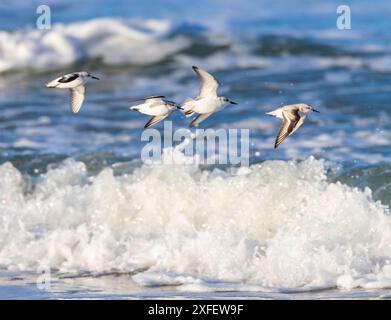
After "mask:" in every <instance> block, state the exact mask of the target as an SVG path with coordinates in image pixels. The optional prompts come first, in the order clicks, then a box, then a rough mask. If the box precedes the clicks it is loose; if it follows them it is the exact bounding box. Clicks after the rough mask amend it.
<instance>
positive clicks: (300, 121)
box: [289, 114, 307, 135]
mask: <svg viewBox="0 0 391 320" xmlns="http://www.w3.org/2000/svg"><path fill="white" fill-rule="evenodd" d="M306 117H307V115H306V114H304V115H302V116H300V119H299V121H297V124H296V126H295V127H294V128H293V130H292V132H291V133H290V134H289V135H292V134H293V133H294V132H295V131H296V130H297V129H299V128H300V127H301V125H302V124H303V123H304V120H305V118H306Z"/></svg>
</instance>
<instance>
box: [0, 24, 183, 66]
mask: <svg viewBox="0 0 391 320" xmlns="http://www.w3.org/2000/svg"><path fill="white" fill-rule="evenodd" d="M172 28H173V26H172V24H171V23H170V22H169V21H165V20H153V19H150V20H137V19H134V20H129V19H128V20H124V19H114V18H97V19H92V20H89V21H84V22H77V23H70V24H67V25H65V24H60V23H58V24H55V25H54V26H53V28H52V29H51V30H49V31H46V30H44V31H42V30H38V29H32V28H29V29H21V30H16V31H13V32H7V31H0V49H1V50H0V72H4V71H7V70H11V69H20V68H32V69H36V70H51V69H55V68H59V67H63V66H66V65H69V64H71V63H74V62H77V61H79V60H82V59H85V58H96V59H100V60H101V61H102V62H103V63H105V64H108V65H121V64H127V65H141V66H142V65H148V64H153V63H157V62H159V61H161V60H163V59H165V58H166V57H168V56H170V55H171V54H173V53H175V52H178V51H180V50H182V49H184V48H187V47H188V45H189V42H188V41H187V40H186V39H185V38H184V37H181V36H178V37H172V38H170V37H169V35H170V33H171V32H172Z"/></svg>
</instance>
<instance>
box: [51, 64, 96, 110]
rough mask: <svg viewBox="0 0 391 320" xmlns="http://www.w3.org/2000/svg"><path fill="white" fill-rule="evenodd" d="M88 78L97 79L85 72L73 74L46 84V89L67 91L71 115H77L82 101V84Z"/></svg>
mask: <svg viewBox="0 0 391 320" xmlns="http://www.w3.org/2000/svg"><path fill="white" fill-rule="evenodd" d="M89 78H92V79H97V80H99V78H97V77H94V76H93V75H91V74H90V73H88V72H86V71H81V72H75V73H70V74H66V75H64V76H61V77H59V78H57V79H55V80H53V81H51V82H49V83H47V84H46V86H47V87H48V88H60V89H69V91H70V105H71V111H72V112H73V113H78V112H79V111H80V108H81V106H82V104H83V101H84V95H85V92H86V88H85V86H84V84H85V83H86V82H87V80H88V79H89Z"/></svg>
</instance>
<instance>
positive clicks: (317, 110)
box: [311, 108, 320, 113]
mask: <svg viewBox="0 0 391 320" xmlns="http://www.w3.org/2000/svg"><path fill="white" fill-rule="evenodd" d="M311 110H312V111H313V112H316V113H320V112H319V111H318V110H315V109H314V108H312V109H311Z"/></svg>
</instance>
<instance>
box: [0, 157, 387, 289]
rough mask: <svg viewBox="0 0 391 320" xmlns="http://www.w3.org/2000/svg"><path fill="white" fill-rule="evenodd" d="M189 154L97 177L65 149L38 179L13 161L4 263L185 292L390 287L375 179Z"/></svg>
mask: <svg viewBox="0 0 391 320" xmlns="http://www.w3.org/2000/svg"><path fill="white" fill-rule="evenodd" d="M166 151H167V150H166ZM185 161H186V159H185V157H184V156H183V155H182V154H176V164H173V165H164V166H159V165H155V166H151V165H142V166H139V167H137V168H136V169H134V171H132V172H131V173H129V172H128V173H122V174H118V173H115V172H114V171H113V168H112V167H106V168H104V169H103V170H102V171H101V172H100V173H98V174H96V175H91V174H90V173H89V172H88V170H87V168H86V165H85V164H84V163H83V162H77V161H75V160H72V159H67V160H65V161H64V162H62V163H61V164H59V165H51V166H49V168H48V171H47V172H46V173H45V174H43V175H41V176H39V177H36V178H32V177H30V176H26V175H22V173H21V172H20V171H19V170H18V169H16V168H15V167H13V166H12V165H11V164H10V163H9V162H7V163H4V164H3V165H1V166H0V176H1V177H2V179H1V181H0V212H1V215H0V265H1V266H2V267H3V268H8V269H11V270H24V271H25V270H36V268H38V267H40V266H50V267H51V268H52V269H53V270H57V272H59V273H74V274H75V273H76V274H77V273H82V272H91V273H94V272H109V271H114V272H120V273H122V272H132V271H134V270H139V272H138V273H137V274H136V275H134V276H133V280H134V281H136V282H137V283H138V284H140V285H147V286H148V285H167V284H175V285H179V286H183V288H186V289H187V290H198V289H199V287H200V286H201V287H203V289H205V288H206V287H207V286H208V285H209V286H210V285H213V284H216V283H218V282H224V283H231V284H236V287H235V290H241V288H242V289H244V288H246V289H247V290H248V289H249V286H257V288H261V287H262V288H264V287H267V288H274V289H281V288H295V289H299V288H301V289H302V288H304V289H311V288H324V287H336V286H337V287H343V288H354V287H365V288H383V287H387V286H390V285H391V245H390V244H391V217H390V216H389V211H388V207H386V206H384V205H382V204H381V203H380V202H379V201H374V200H373V198H372V193H371V190H370V189H369V188H365V189H364V190H359V189H356V188H353V187H350V186H347V185H344V184H342V183H340V182H331V181H330V179H329V178H328V177H327V170H328V165H327V164H326V163H325V161H323V160H317V159H315V158H312V157H310V158H307V159H306V160H304V161H276V160H273V161H265V162H263V163H260V164H256V165H252V166H251V167H249V168H239V169H238V168H236V169H233V168H228V169H226V170H221V169H213V170H201V169H200V168H199V167H198V166H190V165H185Z"/></svg>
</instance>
